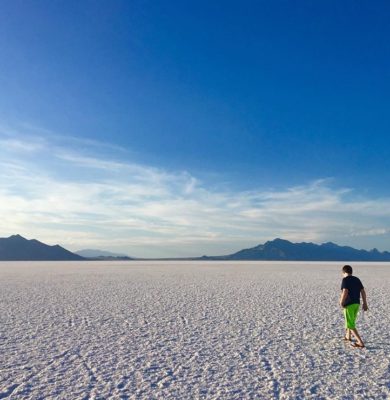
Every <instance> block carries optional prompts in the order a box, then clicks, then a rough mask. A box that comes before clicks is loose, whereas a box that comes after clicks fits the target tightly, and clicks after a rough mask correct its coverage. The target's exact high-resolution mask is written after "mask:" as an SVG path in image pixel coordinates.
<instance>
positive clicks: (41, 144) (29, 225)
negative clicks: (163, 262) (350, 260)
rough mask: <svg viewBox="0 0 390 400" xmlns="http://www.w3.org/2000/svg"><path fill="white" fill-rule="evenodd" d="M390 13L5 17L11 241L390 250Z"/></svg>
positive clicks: (313, 9)
mask: <svg viewBox="0 0 390 400" xmlns="http://www.w3.org/2000/svg"><path fill="white" fill-rule="evenodd" d="M389 20H390V3H388V2H385V1H377V2H370V3H357V2H355V1H343V2H339V1H318V2H312V1H299V2H291V1H275V2H269V1H241V2H234V1H223V2H219V1H217V2H210V1H196V2H195V1H193V2H179V1H172V2H161V1H146V0H145V1H133V2H128V1H110V2H107V1H67V2H63V1H55V2H53V1H47V0H41V1H38V0H36V1H21V0H12V1H11V0H4V1H2V2H1V3H0V49H1V52H0V88H1V89H0V150H1V151H0V166H1V169H2V174H1V175H0V210H1V211H0V212H1V218H2V221H3V223H2V224H1V227H0V237H6V236H10V235H12V234H15V233H19V234H21V235H23V236H25V237H27V238H36V239H38V240H41V241H43V242H45V243H48V244H56V243H58V244H60V245H62V246H64V247H66V248H68V249H70V250H73V251H75V250H80V249H83V248H99V249H102V250H111V251H117V252H124V253H127V254H129V255H130V256H136V257H165V256H167V257H168V256H200V255H203V254H208V255H220V254H228V253H232V252H235V251H238V250H240V249H242V248H248V247H252V246H255V245H257V244H259V243H263V242H265V241H267V240H272V239H274V238H276V237H281V238H284V239H288V240H291V241H294V242H299V241H313V242H316V243H322V242H327V241H333V242H336V243H338V244H341V245H350V246H353V247H357V248H365V249H370V248H373V247H377V248H378V249H379V250H390V240H389V239H390V188H389V184H388V182H389V181H390V154H389V153H390V145H389V144H390V143H389V142H390V140H389V131H390V130H389V128H390V113H389V106H390V104H389V103H390V88H389V86H390V79H389V73H390V53H389V50H390V45H389V41H388V38H389V37H390V26H389V24H388V21H389Z"/></svg>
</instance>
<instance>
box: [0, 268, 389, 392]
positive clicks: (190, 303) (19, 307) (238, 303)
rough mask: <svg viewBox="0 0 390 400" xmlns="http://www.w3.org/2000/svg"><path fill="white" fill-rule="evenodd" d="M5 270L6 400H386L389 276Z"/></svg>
mask: <svg viewBox="0 0 390 400" xmlns="http://www.w3.org/2000/svg"><path fill="white" fill-rule="evenodd" d="M341 266H342V263H271V262H260V263H259V262H212V263H210V262H122V263H120V262H117V263H116V262H110V263H104V262H95V263H93V262H82V263H77V262H71V263H64V262H56V263H37V262H35V263H33V262H31V263H27V262H23V263H18V262H16V263H15V262H14V263H8V262H3V263H0V399H108V398H112V399H389V398H390V338H389V329H388V327H389V322H390V314H389V312H388V310H390V304H389V303H390V296H389V293H390V291H389V282H390V280H389V278H390V264H375V263H372V264H368V263H355V264H353V266H354V268H355V271H356V274H357V275H358V276H359V277H360V278H361V279H362V281H363V284H364V285H365V287H366V290H367V293H368V301H369V306H370V311H369V313H368V315H367V316H366V317H365V319H364V320H360V321H359V322H358V329H359V328H360V332H361V334H362V336H363V338H364V339H365V340H366V345H367V349H364V350H360V349H352V348H350V347H349V346H347V345H346V344H344V343H343V341H342V340H341V339H342V337H343V333H344V332H343V319H342V314H341V311H340V309H339V308H338V306H337V301H338V297H339V294H340V293H339V286H340V281H341V273H340V268H341Z"/></svg>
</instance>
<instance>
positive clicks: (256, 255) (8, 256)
mask: <svg viewBox="0 0 390 400" xmlns="http://www.w3.org/2000/svg"><path fill="white" fill-rule="evenodd" d="M82 255H84V256H82ZM88 256H89V257H88ZM34 260H36V261H77V260H78V261H81V260H135V259H134V258H130V257H127V256H125V255H122V254H115V253H110V252H105V251H101V250H88V251H84V252H83V251H80V252H79V254H75V253H72V252H70V251H68V250H66V249H64V248H63V247H61V246H59V245H55V246H48V245H47V244H44V243H42V242H39V241H38V240H35V239H32V240H28V239H25V238H24V237H22V236H20V235H13V236H10V237H8V238H0V261H34ZM138 260H141V259H138ZM144 260H145V259H144ZM165 260H168V259H165ZM170 260H175V258H170ZM176 260H200V261H202V260H206V261H207V260H210V261H213V260H231V261H251V260H253V261H261V260H264V261H345V262H347V261H390V253H389V252H388V251H384V252H380V251H378V250H377V249H372V250H370V251H367V250H357V249H354V248H352V247H348V246H339V245H337V244H335V243H332V242H328V243H323V244H320V245H318V244H315V243H305V242H302V243H292V242H289V241H288V240H283V239H275V240H272V241H268V242H266V243H264V244H260V245H258V246H255V247H252V248H249V249H243V250H240V251H238V252H236V253H233V254H229V255H225V256H202V257H191V258H180V259H176Z"/></svg>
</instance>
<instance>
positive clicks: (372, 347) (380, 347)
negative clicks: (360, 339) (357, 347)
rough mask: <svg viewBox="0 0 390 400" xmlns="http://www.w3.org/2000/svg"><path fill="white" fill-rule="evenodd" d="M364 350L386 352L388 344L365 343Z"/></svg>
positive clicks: (389, 347)
mask: <svg viewBox="0 0 390 400" xmlns="http://www.w3.org/2000/svg"><path fill="white" fill-rule="evenodd" d="M366 348H367V350H388V349H390V343H386V342H383V343H378V342H375V343H372V344H371V343H367V342H366Z"/></svg>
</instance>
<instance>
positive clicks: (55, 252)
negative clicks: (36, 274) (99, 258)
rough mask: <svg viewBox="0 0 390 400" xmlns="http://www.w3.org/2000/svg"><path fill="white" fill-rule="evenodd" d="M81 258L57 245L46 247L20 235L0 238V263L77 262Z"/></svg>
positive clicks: (81, 258)
mask: <svg viewBox="0 0 390 400" xmlns="http://www.w3.org/2000/svg"><path fill="white" fill-rule="evenodd" d="M78 260H84V258H83V257H81V256H79V255H77V254H74V253H72V252H70V251H68V250H66V249H64V248H63V247H61V246H59V245H55V246H48V245H47V244H44V243H42V242H39V241H38V240H35V239H32V240H27V239H25V238H24V237H22V236H20V235H13V236H10V237H8V238H0V261H78Z"/></svg>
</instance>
